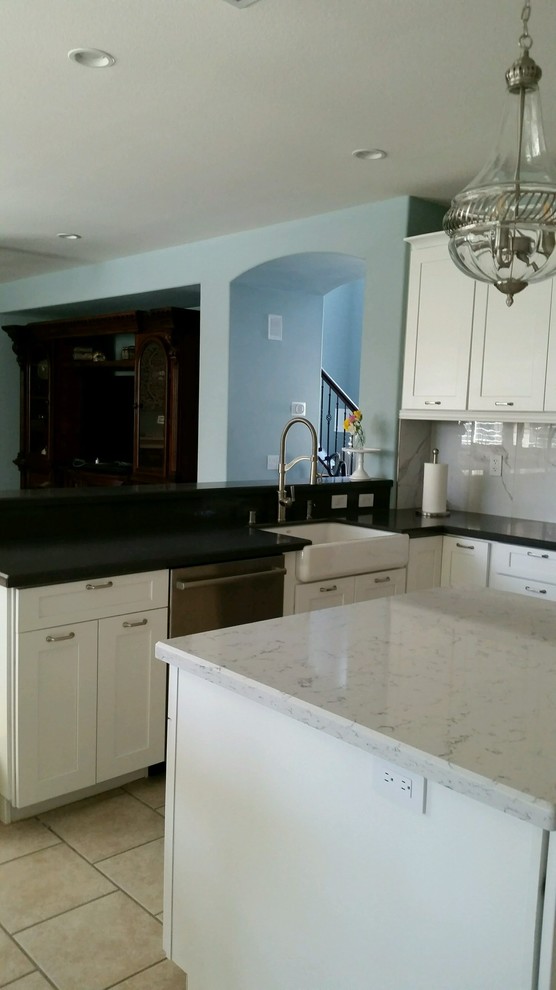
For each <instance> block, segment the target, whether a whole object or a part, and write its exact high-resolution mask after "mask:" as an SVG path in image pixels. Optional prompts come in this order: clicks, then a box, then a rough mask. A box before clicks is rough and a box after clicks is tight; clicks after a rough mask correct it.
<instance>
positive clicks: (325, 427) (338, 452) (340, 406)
mask: <svg viewBox="0 0 556 990" xmlns="http://www.w3.org/2000/svg"><path fill="white" fill-rule="evenodd" d="M356 409H357V406H356V404H355V403H354V402H353V400H352V399H350V397H349V395H347V394H346V392H344V390H343V389H342V388H340V386H339V385H338V383H337V382H335V381H334V379H333V378H331V377H330V375H329V374H328V373H327V372H326V371H325V370H324V368H322V369H321V382H320V423H319V462H320V467H321V471H322V469H324V471H325V472H326V474H329V475H333V476H335V475H345V474H346V465H345V460H344V455H343V452H342V447H345V446H346V441H347V435H346V432H345V430H344V420H345V419H346V418H347V416H349V415H350V413H352V412H354V411H355V410H356Z"/></svg>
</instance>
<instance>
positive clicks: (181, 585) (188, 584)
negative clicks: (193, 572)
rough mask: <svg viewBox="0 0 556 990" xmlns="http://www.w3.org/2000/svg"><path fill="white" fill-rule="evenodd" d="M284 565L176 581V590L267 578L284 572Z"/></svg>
mask: <svg viewBox="0 0 556 990" xmlns="http://www.w3.org/2000/svg"><path fill="white" fill-rule="evenodd" d="M285 573H286V568H285V567H273V568H271V570H269V571H249V572H248V573H247V574H230V575H227V576H226V577H212V578H205V579H204V580H203V581H180V580H178V581H176V591H187V590H188V589H190V588H208V587H209V585H210V587H214V585H215V584H238V583H239V582H240V581H252V580H253V578H254V577H257V578H269V577H272V578H273V577H276V575H277V574H285Z"/></svg>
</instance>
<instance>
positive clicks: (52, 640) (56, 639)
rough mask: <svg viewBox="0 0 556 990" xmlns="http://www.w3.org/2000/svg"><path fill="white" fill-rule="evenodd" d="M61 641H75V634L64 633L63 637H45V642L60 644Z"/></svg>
mask: <svg viewBox="0 0 556 990" xmlns="http://www.w3.org/2000/svg"><path fill="white" fill-rule="evenodd" d="M63 639H75V633H74V632H70V633H66V635H65V636H47V637H46V642H47V643H61V642H62V640H63Z"/></svg>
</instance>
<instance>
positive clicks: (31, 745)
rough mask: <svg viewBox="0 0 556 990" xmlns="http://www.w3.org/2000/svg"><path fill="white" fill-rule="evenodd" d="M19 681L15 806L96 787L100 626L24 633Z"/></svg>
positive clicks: (19, 643)
mask: <svg viewBox="0 0 556 990" xmlns="http://www.w3.org/2000/svg"><path fill="white" fill-rule="evenodd" d="M15 677H16V710H17V720H16V735H15V788H14V793H15V802H14V803H15V805H16V807H25V806H26V805H29V804H36V803H38V802H39V801H45V800H47V799H48V798H52V797H57V796H58V795H59V794H67V793H69V792H70V791H76V790H79V789H80V788H82V787H88V786H90V785H91V784H94V783H95V772H96V709H97V623H96V622H80V623H76V624H75V625H71V626H58V627H56V628H52V629H41V630H39V631H34V632H26V633H21V634H20V635H19V636H18V640H17V663H16V673H15Z"/></svg>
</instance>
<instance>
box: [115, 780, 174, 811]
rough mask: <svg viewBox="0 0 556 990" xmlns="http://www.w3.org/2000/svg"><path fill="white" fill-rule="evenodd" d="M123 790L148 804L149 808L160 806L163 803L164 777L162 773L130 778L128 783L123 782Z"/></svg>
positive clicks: (164, 794) (164, 791) (164, 793)
mask: <svg viewBox="0 0 556 990" xmlns="http://www.w3.org/2000/svg"><path fill="white" fill-rule="evenodd" d="M124 790H125V791H129V793H130V794H133V795H134V796H135V797H136V798H138V799H139V800H140V801H143V802H144V803H145V804H148V805H149V807H150V808H155V809H156V808H160V807H161V806H163V805H164V800H165V796H166V778H165V776H164V774H155V775H154V776H153V777H140V778H139V780H132V781H131V783H130V784H124Z"/></svg>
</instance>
